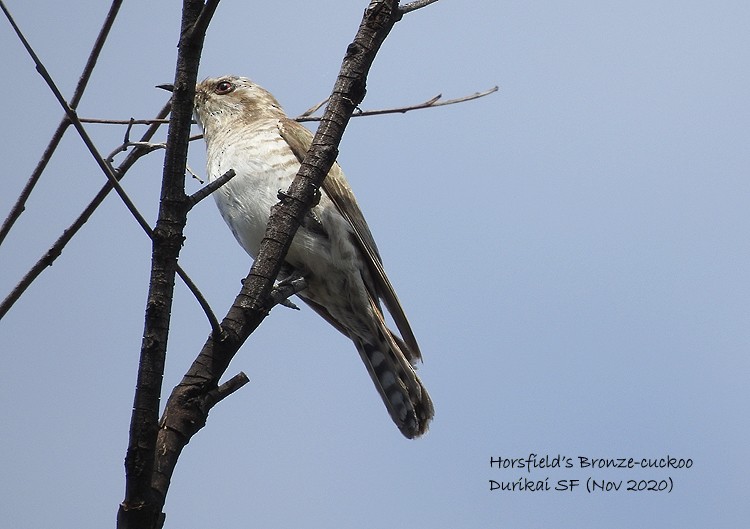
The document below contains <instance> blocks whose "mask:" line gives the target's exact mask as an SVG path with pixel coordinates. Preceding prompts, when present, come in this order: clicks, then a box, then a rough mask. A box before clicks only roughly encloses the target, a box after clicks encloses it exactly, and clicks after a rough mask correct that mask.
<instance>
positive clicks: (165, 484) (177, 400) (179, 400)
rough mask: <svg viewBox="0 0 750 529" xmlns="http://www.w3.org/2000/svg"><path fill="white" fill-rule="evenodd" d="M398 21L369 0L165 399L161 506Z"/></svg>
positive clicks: (386, 2) (391, 0)
mask: <svg viewBox="0 0 750 529" xmlns="http://www.w3.org/2000/svg"><path fill="white" fill-rule="evenodd" d="M399 18H400V13H399V12H398V2H397V1H396V0H372V1H371V2H370V4H369V6H368V8H367V9H366V10H365V14H364V18H363V20H362V23H361V24H360V27H359V30H358V31H357V34H356V36H355V38H354V41H353V42H352V43H351V44H350V45H349V47H348V48H347V51H346V55H345V57H344V60H343V64H342V66H341V70H340V72H339V75H338V78H337V79H336V83H335V85H334V89H333V94H332V96H331V100H330V103H329V104H328V107H327V108H326V111H325V114H324V116H323V118H322V120H321V124H320V126H319V127H318V130H317V132H316V134H315V137H314V139H313V143H312V147H311V149H310V151H309V152H308V154H307V155H306V157H305V159H304V160H303V162H302V165H301V167H300V170H299V172H298V173H297V177H296V178H295V180H294V182H293V183H292V185H291V186H290V187H289V190H288V191H287V192H286V193H285V195H284V198H283V199H282V201H281V203H280V204H278V205H277V206H275V207H274V208H273V212H272V215H271V220H270V221H269V224H268V228H267V231H266V237H265V238H264V239H263V242H262V243H261V247H260V252H259V255H258V258H257V259H256V260H255V262H254V264H253V267H252V269H251V271H250V273H249V274H248V276H247V278H245V281H244V283H243V287H242V289H241V291H240V293H239V295H238V296H237V298H236V299H235V301H234V303H233V305H232V307H231V308H230V310H229V312H228V313H227V315H226V316H225V318H224V320H223V321H222V322H221V327H222V334H221V336H220V337H218V338H216V337H211V338H209V340H208V341H207V342H206V343H205V345H204V346H203V349H202V350H201V352H200V354H199V355H198V357H197V358H196V360H195V361H194V362H193V365H192V366H191V367H190V369H189V370H188V372H187V373H186V374H185V376H184V377H183V379H182V381H181V382H180V384H179V385H178V386H177V387H175V388H174V390H173V391H172V394H171V395H170V397H169V400H168V401H167V405H166V408H165V411H164V415H163V418H162V421H161V428H160V430H159V436H158V441H157V447H158V449H157V451H156V457H157V461H156V464H155V466H154V470H155V474H154V482H153V487H154V489H155V491H157V494H158V495H159V497H160V499H161V501H163V500H164V498H165V497H166V494H167V491H168V489H169V484H170V480H171V477H172V473H173V472H174V468H175V465H176V464H177V459H178V458H179V455H180V453H181V452H182V450H183V448H184V447H185V445H186V444H187V443H188V442H189V440H190V438H191V437H192V436H193V435H195V433H197V432H198V431H199V430H200V429H201V428H202V427H203V426H204V425H205V423H206V419H207V416H208V412H209V410H210V406H207V405H206V398H207V395H208V394H209V393H210V392H211V391H212V390H213V389H214V388H216V387H217V386H218V381H219V379H220V378H221V377H222V376H223V374H224V372H225V371H226V369H227V367H228V365H229V362H230V361H231V359H232V358H233V357H234V355H235V354H236V353H237V351H238V350H239V348H240V346H241V345H242V344H243V343H244V342H245V340H246V339H247V337H248V336H249V335H250V334H251V333H252V332H253V331H254V330H255V329H256V328H257V327H258V325H260V323H261V322H262V320H263V319H264V318H265V316H266V315H267V313H268V303H269V301H268V300H269V295H270V293H271V291H272V289H273V283H274V280H275V278H276V276H277V275H278V273H279V271H280V269H281V266H282V263H283V260H284V256H285V254H286V252H287V250H288V248H289V246H290V244H291V241H292V238H293V237H294V234H295V232H296V229H297V227H298V226H299V224H300V222H301V221H302V219H303V218H304V216H305V215H306V214H307V212H308V211H309V209H310V207H311V206H312V204H313V203H314V201H315V197H316V194H317V193H318V189H319V187H320V185H321V184H322V182H323V179H324V178H325V177H326V175H327V174H328V171H329V170H330V168H331V166H332V165H333V162H334V161H335V158H336V154H337V148H338V144H339V142H340V141H341V136H342V135H343V132H344V128H345V127H346V124H347V123H348V121H349V119H350V117H351V116H352V113H353V112H354V109H355V108H356V107H357V105H358V104H359V103H360V102H361V101H362V99H363V98H364V95H365V84H366V78H367V73H368V72H369V69H370V66H371V65H372V62H373V60H374V58H375V55H376V53H377V51H378V49H379V48H380V45H381V44H382V42H383V40H384V39H385V38H386V36H387V35H388V33H389V32H390V30H391V29H392V27H393V25H394V24H395V23H396V22H397V21H398V20H399Z"/></svg>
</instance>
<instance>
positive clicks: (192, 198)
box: [188, 169, 236, 208]
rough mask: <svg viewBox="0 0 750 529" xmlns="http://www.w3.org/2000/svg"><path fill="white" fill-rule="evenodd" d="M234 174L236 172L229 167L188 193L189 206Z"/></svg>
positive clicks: (217, 187) (224, 182)
mask: <svg viewBox="0 0 750 529" xmlns="http://www.w3.org/2000/svg"><path fill="white" fill-rule="evenodd" d="M235 174H236V173H235V172H234V169H230V170H229V171H227V172H226V173H224V174H223V175H221V176H220V177H219V178H217V179H216V180H214V181H213V182H209V183H208V184H207V185H206V186H204V187H202V188H200V189H199V190H198V191H196V192H195V193H193V194H192V195H190V196H189V197H188V202H189V207H190V208H192V207H193V206H195V205H196V204H197V203H198V202H200V201H201V200H203V199H204V198H206V197H207V196H208V195H210V194H211V193H213V192H214V191H216V190H217V189H219V188H220V187H221V186H223V185H224V184H226V183H227V182H229V181H230V180H231V179H232V178H234V176H235Z"/></svg>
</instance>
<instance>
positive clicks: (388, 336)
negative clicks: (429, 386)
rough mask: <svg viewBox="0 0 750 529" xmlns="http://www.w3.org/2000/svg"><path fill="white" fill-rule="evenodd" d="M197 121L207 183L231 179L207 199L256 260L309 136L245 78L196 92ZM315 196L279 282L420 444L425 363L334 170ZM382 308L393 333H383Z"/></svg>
mask: <svg viewBox="0 0 750 529" xmlns="http://www.w3.org/2000/svg"><path fill="white" fill-rule="evenodd" d="M194 114H195V117H196V121H197V122H198V124H199V126H200V127H201V129H202V130H203V137H204V139H205V144H206V173H207V177H208V179H209V181H213V180H215V179H217V178H219V177H220V176H221V175H223V174H224V173H226V172H227V171H228V170H229V169H233V170H234V171H235V176H234V178H232V179H231V180H229V181H228V182H227V183H225V184H224V185H223V186H221V187H219V188H218V189H217V190H216V191H214V193H213V195H214V198H215V201H216V204H217V206H218V209H219V211H220V213H221V216H222V217H223V218H224V221H225V222H226V224H227V225H228V226H229V228H230V230H231V231H232V233H233V234H234V237H235V238H236V239H237V241H238V242H239V244H240V246H242V248H243V249H244V250H245V251H246V252H247V253H248V254H249V255H250V256H251V257H252V258H253V259H255V258H257V256H258V250H259V248H260V243H261V240H262V239H263V237H264V234H265V230H266V225H267V224H268V219H269V217H270V213H271V208H272V207H273V206H274V205H275V204H276V203H277V202H278V196H279V192H280V191H281V190H286V189H287V188H288V187H289V185H290V184H291V182H292V180H293V179H294V177H295V176H296V174H297V171H298V169H299V167H300V163H301V162H302V159H303V157H304V156H305V153H306V152H307V150H308V148H309V147H310V145H311V143H312V137H313V135H312V133H311V132H310V131H309V130H308V129H307V128H305V127H303V126H302V125H300V124H299V123H297V122H296V121H294V120H292V119H290V118H289V117H287V115H286V114H285V113H284V110H283V109H282V107H281V105H280V104H279V102H278V101H277V100H276V98H275V97H274V96H273V95H272V94H271V93H270V92H268V91H267V90H266V89H264V88H262V87H261V86H259V85H258V84H255V83H254V82H253V81H251V80H250V79H248V78H246V77H239V76H233V75H227V76H222V77H218V78H208V79H205V80H204V81H202V82H200V83H198V85H197V86H196V93H195V101H194ZM319 194H320V197H319V200H318V202H317V204H316V205H315V206H313V207H312V209H311V210H310V213H309V214H308V215H307V216H306V217H305V219H304V221H303V222H302V224H301V226H300V227H299V229H298V231H297V233H296V235H295V237H294V239H293V241H292V244H291V247H290V248H289V251H288V253H287V255H286V258H285V263H284V266H283V267H282V273H281V274H280V279H282V280H283V279H284V277H282V276H285V277H291V276H296V277H303V278H304V279H305V282H306V285H307V286H306V287H305V288H304V289H303V290H302V291H301V292H299V293H298V294H297V295H298V296H299V297H300V298H301V299H302V300H303V301H304V302H305V303H306V304H307V305H309V306H310V307H311V308H312V309H313V310H314V311H315V312H316V313H318V314H319V315H320V316H322V317H323V319H325V320H326V321H327V322H328V323H330V324H331V325H332V326H333V327H334V328H335V329H337V330H338V331H340V332H341V333H342V334H344V335H345V336H346V337H348V338H349V339H350V340H351V341H352V342H353V343H354V345H355V347H356V349H357V351H358V352H359V355H360V357H361V359H362V361H363V362H364V364H365V366H366V368H367V372H368V373H369V375H370V378H371V379H372V381H373V383H374V384H375V387H376V388H377V391H378V393H379V394H380V397H381V398H382V400H383V403H384V404H385V406H386V408H387V410H388V413H389V414H390V416H391V418H392V419H393V422H394V423H395V424H396V426H397V427H398V429H399V430H400V431H401V433H402V434H403V435H404V436H405V437H407V438H409V439H413V438H415V437H419V436H421V435H422V434H424V433H425V432H426V431H427V429H428V425H429V423H430V420H431V419H432V417H433V415H434V406H433V403H432V400H431V399H430V396H429V394H428V393H427V390H426V388H425V387H424V385H423V384H422V382H421V380H420V379H419V377H418V376H417V374H416V372H415V367H416V365H417V362H419V361H421V359H422V355H421V352H420V349H419V346H418V344H417V340H416V338H415V336H414V333H413V331H412V329H411V326H410V325H409V322H408V320H407V318H406V315H405V314H404V310H403V308H402V307H401V304H400V302H399V300H398V297H397V296H396V292H395V290H394V288H393V286H392V285H391V282H390V281H389V279H388V277H387V276H386V273H385V270H384V268H383V262H382V259H381V257H380V253H379V251H378V248H377V246H376V244H375V240H374V238H373V236H372V233H371V232H370V228H369V227H368V225H367V222H366V221H365V218H364V215H363V214H362V211H361V210H360V208H359V205H358V204H357V201H356V199H355V197H354V193H353V192H352V189H351V187H350V186H349V184H348V182H347V180H346V177H345V176H344V173H343V171H342V169H341V167H339V165H338V163H334V165H333V166H332V167H331V169H330V171H329V173H328V175H327V177H326V179H325V180H324V182H323V184H322V186H321V188H320V193H319ZM383 305H384V306H385V308H386V310H387V311H388V313H389V314H390V315H391V318H392V319H393V322H394V323H395V326H396V329H397V332H396V331H393V330H391V329H390V328H389V327H388V325H387V324H386V319H385V315H384V311H383V309H382V306H383Z"/></svg>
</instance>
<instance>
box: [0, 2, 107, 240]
mask: <svg viewBox="0 0 750 529" xmlns="http://www.w3.org/2000/svg"><path fill="white" fill-rule="evenodd" d="M121 5H122V0H114V1H113V2H112V5H111V6H110V8H109V12H108V13H107V16H106V18H105V19H104V23H103V24H102V27H101V29H100V30H99V35H98V36H97V38H96V41H95V42H94V46H93V47H92V49H91V53H90V54H89V58H88V60H87V61H86V66H84V68H83V72H82V73H81V77H80V78H79V80H78V84H77V85H76V89H75V91H74V92H73V97H72V98H71V100H70V106H71V107H72V108H76V107H77V106H78V103H79V102H80V101H81V97H83V92H84V91H85V90H86V86H87V84H88V82H89V79H90V78H91V73H92V72H93V71H94V66H96V61H97V59H98V58H99V54H100V53H101V51H102V48H103V47H104V43H105V41H106V40H107V36H109V31H110V29H112V24H114V21H115V18H116V17H117V13H118V12H119V10H120V6H121ZM0 8H1V9H2V10H3V13H5V16H6V18H7V19H8V21H9V22H10V24H11V26H13V29H14V30H15V32H16V34H17V35H18V37H19V38H20V39H21V42H22V43H23V44H24V46H25V47H26V49H27V50H28V49H30V47H29V46H28V42H26V39H25V38H24V37H23V34H22V33H21V30H20V29H19V28H18V26H17V25H16V23H15V21H14V20H13V17H12V16H11V14H10V11H8V9H7V8H6V7H5V3H4V2H3V1H2V0H0ZM68 125H70V121H69V120H68V118H67V116H66V117H63V119H62V121H60V124H59V125H58V126H57V129H56V130H55V132H54V134H53V135H52V138H51V139H50V142H49V144H48V145H47V148H46V149H45V150H44V153H43V154H42V157H41V158H40V159H39V162H38V163H37V166H36V167H35V168H34V171H33V172H32V173H31V176H30V177H29V179H28V181H27V182H26V185H25V186H24V188H23V190H22V191H21V194H20V195H19V196H18V199H17V200H16V203H15V204H14V206H13V208H12V209H11V211H10V213H9V214H8V216H7V217H6V219H5V221H4V222H3V225H2V227H0V245H2V243H3V241H4V240H5V237H6V236H7V235H8V232H10V230H11V228H12V227H13V224H15V222H16V220H18V218H19V217H20V216H21V214H22V213H23V212H24V210H25V209H26V201H27V200H28V198H29V196H30V195H31V192H32V191H33V190H34V187H35V186H36V183H37V182H38V181H39V178H40V177H41V176H42V173H43V172H44V169H45V168H46V167H47V163H48V162H49V160H50V158H51V157H52V153H54V152H55V150H56V149H57V146H58V145H59V144H60V140H61V139H62V137H63V135H64V134H65V131H66V130H67V128H68Z"/></svg>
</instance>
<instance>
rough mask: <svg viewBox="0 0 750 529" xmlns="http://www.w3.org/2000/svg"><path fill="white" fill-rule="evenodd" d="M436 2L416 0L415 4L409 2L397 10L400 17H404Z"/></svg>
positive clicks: (434, 0) (433, 0) (435, 0)
mask: <svg viewBox="0 0 750 529" xmlns="http://www.w3.org/2000/svg"><path fill="white" fill-rule="evenodd" d="M437 1H438V0H416V1H415V2H409V3H408V4H406V5H405V6H402V7H399V8H398V10H399V12H400V13H401V14H402V15H405V14H406V13H411V12H412V11H416V10H417V9H421V8H423V7H425V6H428V5H430V4H434V3H435V2H437Z"/></svg>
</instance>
